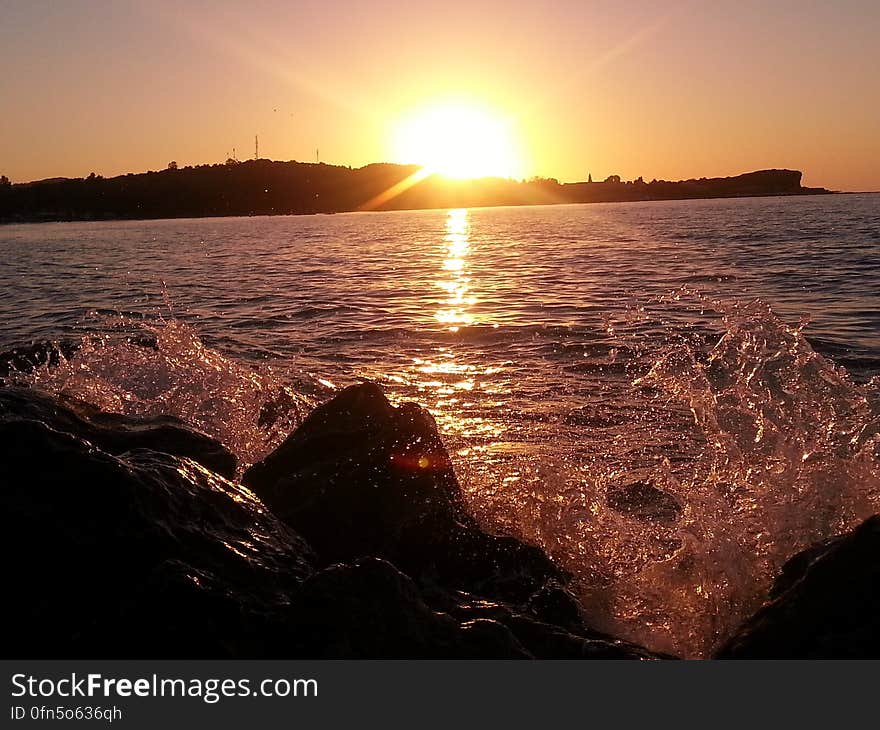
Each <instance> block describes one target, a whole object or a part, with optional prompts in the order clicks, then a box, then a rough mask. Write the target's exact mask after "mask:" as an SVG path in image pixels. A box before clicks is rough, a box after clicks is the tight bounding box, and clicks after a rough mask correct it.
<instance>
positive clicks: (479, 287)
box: [0, 195, 880, 656]
mask: <svg viewBox="0 0 880 730" xmlns="http://www.w3.org/2000/svg"><path fill="white" fill-rule="evenodd" d="M0 260H2V264H0V291H2V297H0V352H3V351H7V352H8V351H11V350H13V349H15V348H20V347H23V346H26V345H28V344H29V343H33V342H47V341H48V342H54V343H56V344H57V347H58V348H59V350H63V351H64V352H66V353H67V354H68V357H63V356H62V357H61V358H60V362H59V363H58V364H56V365H53V366H46V367H42V368H39V369H37V370H36V371H34V372H28V373H21V374H18V375H15V374H14V375H13V376H12V377H11V378H10V379H11V380H13V381H18V382H21V383H22V384H26V385H31V386H38V387H41V388H43V389H45V390H47V391H49V392H51V393H54V394H59V395H64V396H68V397H75V398H79V399H82V400H86V401H88V402H91V403H93V404H95V405H98V406H100V407H102V408H104V409H106V410H110V411H116V412H122V413H168V414H173V415H177V416H179V417H181V418H183V419H184V420H185V421H187V422H188V423H190V424H191V425H193V426H195V427H197V428H199V429H201V430H202V431H204V432H206V433H208V434H209V435H212V436H214V437H216V438H218V439H219V440H221V441H222V442H223V443H225V444H226V445H227V446H228V447H229V448H230V449H232V450H233V451H234V452H235V453H236V454H237V455H238V456H239V457H240V459H241V460H242V464H243V466H246V465H248V464H250V463H253V462H255V461H258V460H259V459H260V458H262V457H263V456H265V455H266V454H267V453H268V452H270V451H271V450H272V449H273V448H274V447H275V446H276V445H277V444H278V443H280V441H281V440H282V439H283V438H284V436H285V435H286V434H287V433H289V431H290V430H292V429H293V428H295V427H296V425H297V423H299V422H300V421H301V419H302V418H303V417H304V415H305V414H306V413H308V411H309V409H310V408H312V407H313V406H314V405H316V404H318V403H320V402H321V401H323V400H325V399H326V398H328V397H330V396H331V395H332V394H333V393H334V392H335V391H336V390H337V389H338V388H340V387H342V386H345V385H348V384H351V383H354V382H358V381H360V380H365V379H366V380H372V381H375V382H377V383H379V384H380V385H381V386H382V387H383V388H384V390H385V392H386V393H387V394H388V396H389V397H390V398H391V399H392V401H393V402H397V403H399V402H404V401H415V402H417V403H419V404H420V405H422V406H424V407H426V408H427V409H428V410H429V411H430V412H431V413H432V414H433V416H434V418H435V419H436V421H437V423H438V426H439V428H440V431H441V433H442V435H443V438H444V441H445V443H446V446H447V448H448V450H449V452H450V455H451V457H452V461H453V464H454V466H455V469H456V472H457V474H458V477H459V480H460V482H461V484H462V488H463V490H464V492H465V495H466V497H467V501H468V506H469V508H470V509H471V511H472V512H473V514H474V515H475V516H476V517H477V518H478V519H479V521H480V522H481V523H482V524H483V525H484V526H485V527H486V528H487V529H489V530H491V531H495V532H504V533H510V534H515V535H517V536H519V537H521V538H523V539H524V540H526V541H528V542H531V543H533V544H537V545H540V546H541V547H543V548H544V549H545V550H546V551H547V552H548V554H550V555H551V556H552V557H553V558H554V559H555V560H556V561H557V562H558V563H559V564H560V565H561V566H563V567H564V568H565V569H566V570H568V571H569V572H570V573H571V574H572V576H573V582H572V586H573V587H574V588H575V589H576V591H577V593H578V596H579V597H580V599H581V601H582V603H583V606H584V610H585V613H586V614H587V615H588V616H589V617H590V622H591V623H592V625H594V626H596V627H598V628H600V629H605V630H607V631H609V632H611V633H614V634H615V635H617V636H623V637H625V638H629V639H632V640H634V641H637V642H640V643H642V644H644V645H646V646H648V647H649V648H652V649H656V650H661V651H669V652H674V653H677V654H680V655H685V656H705V655H707V654H709V653H710V652H711V651H712V650H713V649H714V648H716V647H717V646H718V645H719V643H720V642H721V641H723V640H724V638H726V637H727V636H728V635H729V633H730V632H731V631H732V629H733V628H735V627H736V625H737V624H738V622H739V621H741V620H742V619H743V618H744V617H745V616H747V615H749V614H750V612H751V611H753V610H754V608H755V607H756V605H757V603H758V602H759V601H760V599H761V597H762V596H763V595H764V594H765V592H766V590H767V587H768V585H769V583H770V582H771V581H772V579H773V577H774V576H775V575H776V573H777V572H778V570H779V567H780V566H781V565H782V563H783V562H784V561H785V560H786V559H787V558H788V557H790V556H791V555H793V554H794V553H796V552H798V551H799V550H802V549H804V548H805V547H807V546H809V545H811V544H813V543H815V542H817V541H819V540H821V539H824V538H826V537H829V536H832V535H835V534H838V533H840V532H842V531H843V530H845V529H848V528H850V527H852V526H853V525H855V524H857V523H858V522H859V521H861V520H862V519H864V518H865V517H867V516H868V515H870V514H873V513H876V512H880V195H829V196H808V197H792V198H754V199H729V200H694V201H672V202H646V203H619V204H594V205H565V206H540V207H517V208H484V209H470V210H430V211H406V212H388V213H350V214H336V215H316V216H293V217H288V216H284V217H251V218H212V219H179V220H157V221H123V222H95V223H47V224H27V225H8V226H2V227H0Z"/></svg>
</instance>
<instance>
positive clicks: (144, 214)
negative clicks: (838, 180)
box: [0, 159, 829, 222]
mask: <svg viewBox="0 0 880 730" xmlns="http://www.w3.org/2000/svg"><path fill="white" fill-rule="evenodd" d="M590 180H592V178H590ZM388 191H390V193H389V192H388ZM827 192H829V191H827V190H825V189H824V188H805V187H802V186H801V173H800V172H799V171H797V170H761V171H757V172H750V173H746V174H743V175H737V176H735V177H721V178H700V179H693V180H682V181H677V182H669V181H665V180H652V181H650V182H645V181H644V180H643V179H642V178H637V179H636V180H633V181H627V182H624V181H621V179H620V177H619V176H617V175H611V176H609V177H607V178H606V179H605V180H604V181H603V182H592V181H590V182H577V183H560V182H559V181H558V180H556V179H554V178H532V179H530V180H523V181H517V180H510V179H502V178H481V179H474V180H450V179H446V178H443V177H441V176H439V175H424V174H423V173H420V168H419V167H418V166H415V165H396V164H389V163H377V164H372V165H367V166H365V167H361V168H350V167H344V166H339V165H328V164H324V163H304V162H276V161H272V160H265V159H260V160H249V161H246V162H238V161H237V160H232V159H230V160H227V162H226V163H225V164H215V165H197V166H192V167H189V166H188V167H178V165H177V163H176V162H171V163H170V164H169V165H168V167H167V169H165V170H162V171H158V172H157V171H150V172H145V173H137V174H135V173H129V174H127V175H120V176H118V177H112V178H104V177H102V176H100V175H96V174H95V173H92V174H90V175H89V176H88V177H86V178H54V179H50V180H42V181H37V182H31V183H18V184H12V183H11V182H10V181H9V180H8V179H7V178H6V177H5V176H3V177H2V178H0V222H16V221H61V220H109V219H126V218H131V219H137V218H180V217H207V216H233V215H281V214H307V213H337V212H343V211H353V210H403V209H418V208H450V207H477V206H498V205H541V204H555V203H594V202H618V201H637V200H676V199H690V198H719V197H739V196H757V195H802V194H811V193H827ZM391 193H393V194H391Z"/></svg>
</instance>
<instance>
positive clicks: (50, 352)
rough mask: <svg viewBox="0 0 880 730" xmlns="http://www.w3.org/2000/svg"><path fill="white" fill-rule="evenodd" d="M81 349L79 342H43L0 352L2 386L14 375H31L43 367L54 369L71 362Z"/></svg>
mask: <svg viewBox="0 0 880 730" xmlns="http://www.w3.org/2000/svg"><path fill="white" fill-rule="evenodd" d="M78 349H79V343H78V342H69V341H67V340H60V341H58V342H50V341H48V340H43V341H40V342H33V343H31V344H30V345H24V346H22V347H16V348H14V349H12V350H6V351H5V352H0V384H2V381H3V379H5V378H8V377H9V376H10V375H12V374H13V373H30V372H32V371H34V370H35V369H37V368H41V367H47V366H49V367H54V366H56V365H58V364H59V363H60V362H61V360H62V359H65V360H69V359H70V358H71V357H73V355H74V354H75V353H76V351H77V350H78Z"/></svg>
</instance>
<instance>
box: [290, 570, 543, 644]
mask: <svg viewBox="0 0 880 730" xmlns="http://www.w3.org/2000/svg"><path fill="white" fill-rule="evenodd" d="M291 622H292V624H293V625H295V626H297V627H298V637H299V638H298V642H299V645H298V649H299V650H298V652H297V654H298V655H299V656H305V657H312V658H334V659H352V658H364V657H370V658H397V659H401V658H408V659H420V658H452V657H466V656H473V657H494V658H499V659H501V658H504V659H515V658H527V657H528V656H529V655H528V653H527V652H526V651H525V650H524V649H523V648H522V647H521V646H519V645H518V644H517V642H516V639H514V638H513V636H512V635H511V634H510V632H509V631H508V630H506V629H505V628H504V627H503V626H501V625H500V624H497V623H495V622H489V621H486V622H485V623H491V624H492V626H491V627H488V626H485V625H483V624H480V625H479V626H477V627H476V628H474V627H473V623H469V624H467V625H461V624H460V623H459V622H457V621H456V620H455V619H453V618H452V617H451V616H449V615H448V614H444V613H439V612H436V611H434V610H432V609H431V608H430V607H429V606H428V605H427V604H426V603H425V602H424V599H423V597H422V595H421V594H420V592H419V589H418V588H417V587H416V585H415V583H414V582H413V581H412V580H411V579H410V578H408V577H407V576H405V575H403V574H402V573H401V572H400V571H398V570H397V569H396V568H395V567H394V566H393V565H391V564H390V563H388V562H385V561H383V560H378V559H375V558H366V559H362V560H359V561H357V562H356V563H355V564H353V565H334V566H331V567H329V568H327V569H325V570H323V571H321V572H320V573H318V574H316V575H315V576H313V577H312V578H310V579H309V580H307V581H306V582H305V583H304V584H303V586H302V588H301V590H300V592H299V594H298V596H297V598H296V600H295V602H294V607H293V609H292V612H291Z"/></svg>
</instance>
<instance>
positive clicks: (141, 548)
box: [0, 383, 880, 659]
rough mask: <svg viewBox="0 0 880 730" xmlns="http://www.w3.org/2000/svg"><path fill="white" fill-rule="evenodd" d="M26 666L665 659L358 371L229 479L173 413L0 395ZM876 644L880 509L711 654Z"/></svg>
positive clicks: (15, 600)
mask: <svg viewBox="0 0 880 730" xmlns="http://www.w3.org/2000/svg"><path fill="white" fill-rule="evenodd" d="M0 451H2V463H3V472H2V478H0V486H2V495H3V496H2V499H3V503H4V513H5V515H6V520H7V525H8V530H9V531H10V533H11V534H9V535H8V538H7V544H8V546H9V547H8V549H7V566H8V570H9V571H11V576H10V577H9V580H8V586H9V588H10V594H9V595H10V598H9V599H8V601H7V603H8V605H9V606H10V609H11V615H10V619H11V620H9V621H7V623H6V627H7V629H6V631H7V636H6V640H5V645H6V647H7V649H6V651H7V653H8V654H9V655H10V656H11V657H16V658H25V657H29V658H49V657H51V658H86V657H88V658H119V657H129V658H134V657H137V658H150V657H163V658H288V659H290V658H564V659H575V658H588V659H598V658H612V659H660V658H670V657H665V656H662V655H658V654H656V653H654V652H651V651H649V650H647V649H645V648H643V647H639V646H636V645H633V644H631V643H629V642H626V641H623V640H619V639H616V638H614V637H612V636H608V635H606V634H603V633H601V632H598V631H595V630H594V629H592V628H591V627H590V620H589V616H588V615H584V611H583V610H582V607H581V606H580V605H579V603H578V601H577V599H576V598H575V597H574V596H573V595H572V594H571V592H569V590H568V589H567V588H566V584H567V581H568V576H567V575H566V574H565V573H564V572H563V571H562V570H560V569H559V568H558V567H557V566H556V565H554V563H553V562H552V561H551V560H550V559H549V558H548V557H547V556H546V555H545V554H544V553H543V552H542V551H541V550H540V549H538V548H536V547H533V546H529V545H526V544H524V543H522V542H520V541H519V540H517V539H515V538H513V537H509V536H499V535H491V534H488V533H487V532H485V531H484V530H483V529H481V528H480V526H479V525H478V524H477V523H476V522H475V521H474V519H473V518H472V517H471V516H470V515H469V514H468V513H467V511H466V510H465V508H464V502H463V498H462V492H461V489H460V486H459V484H458V481H457V479H456V476H455V473H454V471H453V469H452V465H451V462H450V459H449V456H448V454H447V452H446V449H445V448H444V445H443V443H442V440H441V438H440V435H439V433H438V430H437V427H436V424H435V423H434V420H433V418H432V417H431V415H430V414H429V413H428V412H427V411H425V410H424V409H422V408H420V407H419V406H417V405H415V404H405V405H402V406H400V407H394V406H392V405H391V404H390V403H389V402H388V400H387V399H386V398H385V396H384V394H383V393H382V391H381V390H380V388H379V387H378V386H376V385H373V384H371V383H363V384H360V385H355V386H351V387H348V388H346V389H344V390H342V391H340V392H339V393H338V394H337V395H336V396H335V397H334V398H332V399H331V400H330V401H328V402H326V403H324V404H323V405H321V406H319V407H318V408H316V409H315V410H314V411H313V412H312V413H311V414H310V415H309V416H308V417H307V418H306V419H305V420H304V421H303V423H302V424H301V425H300V426H299V427H298V428H297V429H296V430H295V431H294V432H293V433H292V434H290V436H289V437H288V438H287V439H286V440H285V441H284V442H283V443H282V444H281V445H280V446H279V447H278V448H277V449H276V450H275V451H274V452H272V453H271V454H270V455H269V456H268V457H266V458H265V459H264V460H263V461H261V462H259V463H257V464H254V465H253V466H252V467H250V468H249V469H248V470H247V471H245V472H244V475H243V477H242V478H241V479H240V481H236V478H235V475H236V458H235V456H234V455H233V454H231V453H230V452H229V451H228V450H227V449H225V448H224V447H223V446H222V445H221V444H219V443H217V442H216V441H214V440H212V439H210V438H209V437H207V436H205V435H203V434H200V433H198V432H196V431H194V430H192V429H190V428H188V427H187V426H186V425H185V424H183V423H182V422H180V421H178V420H177V419H174V418H166V417H163V418H138V417H131V416H120V415H115V414H107V413H101V412H99V411H97V410H96V409H94V408H92V407H90V406H87V405H85V404H83V403H80V402H72V401H70V402H68V401H61V400H59V399H57V398H55V397H50V396H48V395H46V394H43V393H41V392H39V391H38V390H36V389H32V388H20V387H11V386H10V387H0ZM717 656H718V657H723V658H757V657H877V656H880V517H873V518H871V519H869V520H867V521H866V522H865V523H863V524H862V525H861V526H860V527H858V528H856V529H855V530H853V531H852V532H850V533H848V534H846V535H842V536H840V537H838V538H836V539H833V540H831V541H828V542H826V543H824V544H822V545H818V546H815V547H813V548H811V549H810V550H807V551H805V552H803V553H801V554H799V555H796V556H794V557H793V558H792V559H791V560H790V561H789V562H788V563H787V564H786V565H785V567H784V568H783V571H782V573H781V575H780V576H779V578H778V580H777V581H776V584H775V585H774V587H773V589H772V590H771V592H770V594H769V595H768V597H767V601H766V603H765V604H764V606H762V607H761V608H760V609H759V610H758V611H757V612H756V614H755V615H754V616H753V617H752V618H751V619H749V620H748V621H746V622H745V623H744V624H743V626H742V627H741V628H740V629H739V630H738V631H737V632H736V633H735V635H734V636H733V637H731V638H730V639H729V641H728V642H727V643H726V645H725V646H724V647H723V648H722V649H721V651H720V652H719V653H718V655H717Z"/></svg>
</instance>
